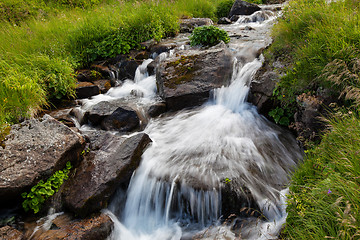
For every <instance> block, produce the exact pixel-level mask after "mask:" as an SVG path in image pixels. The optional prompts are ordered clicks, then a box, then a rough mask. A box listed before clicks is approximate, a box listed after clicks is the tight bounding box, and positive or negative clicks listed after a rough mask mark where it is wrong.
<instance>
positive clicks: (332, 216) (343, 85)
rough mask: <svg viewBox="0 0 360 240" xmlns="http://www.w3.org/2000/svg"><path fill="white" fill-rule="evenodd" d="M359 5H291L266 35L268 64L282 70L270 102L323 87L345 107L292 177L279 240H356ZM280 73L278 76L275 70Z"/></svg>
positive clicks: (359, 232)
mask: <svg viewBox="0 0 360 240" xmlns="http://www.w3.org/2000/svg"><path fill="white" fill-rule="evenodd" d="M359 8H360V3H359V1H352V0H345V1H337V2H333V3H326V2H324V1H320V0H293V1H291V2H290V4H289V7H288V8H287V9H286V10H285V13H284V16H283V18H282V19H281V20H279V23H278V24H277V25H276V26H275V27H274V29H273V36H274V44H273V45H272V46H271V48H270V51H271V54H273V56H274V57H277V58H280V59H282V61H284V62H286V63H287V68H286V69H285V72H286V73H287V74H286V76H285V77H283V78H282V79H281V81H280V82H279V84H278V86H277V89H276V91H275V92H274V97H275V98H278V99H279V100H281V102H282V105H283V107H284V108H285V110H287V111H291V107H292V106H293V104H295V102H296V96H297V95H300V94H301V93H304V92H305V93H309V94H312V95H315V94H316V91H317V89H319V88H329V89H331V90H332V93H333V94H334V95H335V96H343V97H344V98H345V99H347V100H348V101H344V104H347V106H346V107H347V108H348V109H349V108H350V109H351V111H349V110H344V109H345V108H342V109H339V110H338V112H337V113H334V115H333V118H332V119H331V120H330V121H329V122H328V123H329V131H328V132H327V133H326V134H325V135H324V136H323V139H322V141H321V143H320V144H319V145H318V146H315V147H314V148H313V149H311V150H309V151H307V157H306V159H305V160H304V163H303V164H302V165H301V166H299V168H298V170H297V171H296V172H295V173H294V175H293V176H292V181H291V186H290V195H289V201H288V207H287V210H288V213H289V215H288V218H287V224H286V226H285V230H284V233H283V238H285V239H326V238H329V239H359V238H360V215H359V212H360V178H359V176H360V155H359V151H360V150H359V149H360V117H359V114H358V105H359V99H360V98H359V96H360V94H359V92H360V91H359V87H360V81H359V80H360V79H359V74H360V14H359ZM283 71H284V70H283Z"/></svg>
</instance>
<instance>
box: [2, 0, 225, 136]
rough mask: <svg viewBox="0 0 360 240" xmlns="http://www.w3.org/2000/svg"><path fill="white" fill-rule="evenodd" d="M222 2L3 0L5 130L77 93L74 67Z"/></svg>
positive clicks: (171, 29) (162, 32)
mask: <svg viewBox="0 0 360 240" xmlns="http://www.w3.org/2000/svg"><path fill="white" fill-rule="evenodd" d="M218 2H220V0H211V1H208V0H194V1H192V0H177V1H166V0H162V1H152V0H148V1H141V2H139V1H133V0H131V1H117V0H103V1H100V0H92V1H85V0H62V1H35V0H27V1H19V0H11V1H10V0H0V12H1V13H3V14H1V18H0V61H1V66H0V100H1V101H0V126H1V127H0V129H5V126H6V125H8V124H13V123H17V122H19V121H21V120H22V119H24V118H28V117H31V116H33V115H34V114H35V113H36V112H37V111H38V110H39V109H41V108H42V107H44V106H46V105H51V104H52V103H54V102H56V101H58V100H59V99H63V98H71V97H73V96H74V87H75V83H76V79H75V70H76V69H78V68H81V67H86V66H87V65H88V64H90V63H91V62H92V61H94V60H98V59H103V58H107V57H114V56H116V55H118V54H121V53H127V52H129V50H130V49H135V48H138V47H139V43H141V42H143V41H146V40H149V39H152V38H153V39H156V40H160V39H162V38H165V37H168V36H173V35H175V34H176V33H177V32H178V28H179V21H178V20H179V18H180V17H183V16H186V17H210V18H213V19H214V20H215V19H216V16H215V11H216V6H217V4H218ZM0 135H1V134H0ZM2 135H3V134H2Z"/></svg>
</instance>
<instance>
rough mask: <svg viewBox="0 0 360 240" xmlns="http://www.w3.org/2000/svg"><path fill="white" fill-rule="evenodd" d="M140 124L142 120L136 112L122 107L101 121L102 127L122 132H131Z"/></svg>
mask: <svg viewBox="0 0 360 240" xmlns="http://www.w3.org/2000/svg"><path fill="white" fill-rule="evenodd" d="M139 125H140V122H139V118H138V116H137V114H136V112H135V111H133V110H128V109H124V108H122V107H119V108H117V109H116V110H115V111H114V112H113V113H112V114H111V115H110V116H107V117H105V118H104V119H103V120H102V121H101V127H102V129H105V130H117V131H120V132H130V131H132V130H134V129H136V128H137V127H139Z"/></svg>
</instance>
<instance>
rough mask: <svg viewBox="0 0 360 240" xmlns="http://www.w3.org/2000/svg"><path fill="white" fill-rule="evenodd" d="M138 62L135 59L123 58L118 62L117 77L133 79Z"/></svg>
mask: <svg viewBox="0 0 360 240" xmlns="http://www.w3.org/2000/svg"><path fill="white" fill-rule="evenodd" d="M138 66H140V63H139V62H138V61H135V60H124V61H121V62H120V63H119V72H118V79H120V80H125V79H134V78H135V72H136V69H137V67H138Z"/></svg>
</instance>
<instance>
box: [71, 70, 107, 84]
mask: <svg viewBox="0 0 360 240" xmlns="http://www.w3.org/2000/svg"><path fill="white" fill-rule="evenodd" d="M100 78H101V74H100V73H99V72H97V71H95V70H89V69H82V70H78V71H77V76H76V79H77V80H78V81H79V82H93V81H96V80H98V79H100Z"/></svg>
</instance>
